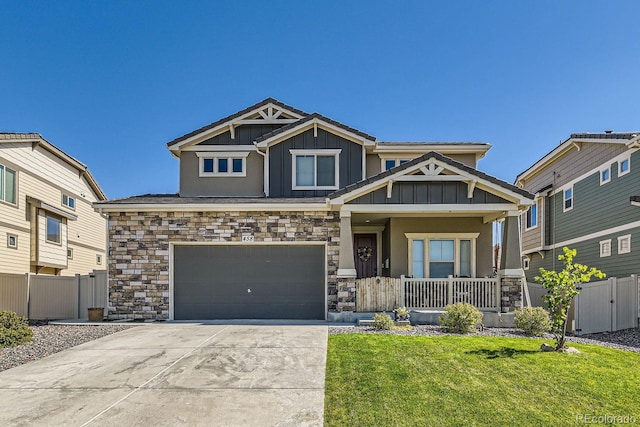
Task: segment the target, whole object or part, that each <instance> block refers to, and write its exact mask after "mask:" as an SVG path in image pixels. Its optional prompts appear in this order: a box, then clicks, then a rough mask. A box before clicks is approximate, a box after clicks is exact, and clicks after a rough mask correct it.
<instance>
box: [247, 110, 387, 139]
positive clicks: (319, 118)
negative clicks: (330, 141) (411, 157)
mask: <svg viewBox="0 0 640 427" xmlns="http://www.w3.org/2000/svg"><path fill="white" fill-rule="evenodd" d="M309 122H316V123H325V124H328V125H331V126H334V127H337V128H339V129H341V130H343V131H345V132H347V133H350V134H353V135H356V136H358V137H360V138H362V139H366V140H369V141H375V140H376V137H375V136H371V135H369V134H367V133H364V132H362V131H359V130H358V129H354V128H352V127H350V126H347V125H345V124H343V123H340V122H338V121H336V120H333V119H330V118H328V117H326V116H323V115H322V114H320V113H313V114H310V115H308V116H306V117H304V118H302V119H300V120H298V121H296V122H293V123H290V124H288V125H285V126H283V127H281V128H278V129H276V130H274V131H271V132H269V133H267V134H264V135H262V136H261V137H259V138H257V139H256V140H255V141H254V142H255V143H256V144H258V146H265V145H268V143H269V141H270V140H272V139H274V138H275V137H277V136H278V135H282V134H284V135H287V134H289V133H293V132H295V130H296V129H299V128H301V127H303V126H304V125H305V124H307V123H309Z"/></svg>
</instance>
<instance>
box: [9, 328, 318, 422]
mask: <svg viewBox="0 0 640 427" xmlns="http://www.w3.org/2000/svg"><path fill="white" fill-rule="evenodd" d="M326 348H327V327H326V326H297V325H277V326H268V325H195V324H160V325H150V326H140V327H137V328H132V329H128V330H126V331H122V332H119V333H116V334H113V335H109V336H107V337H104V338H101V339H99V340H95V341H91V342H88V343H85V344H82V345H80V346H77V347H74V348H72V349H69V350H66V351H63V352H60V353H57V354H54V355H52V356H49V357H47V358H45V359H42V360H38V361H35V362H32V363H28V364H26V365H22V366H18V367H16V368H13V369H9V370H7V371H4V372H0V408H1V410H0V425H6V426H9V425H11V426H16V425H29V426H34V425H65V426H72V425H75V426H85V425H90V426H103V425H104V426H106V425H109V426H131V425H172V426H173V425H189V426H192V425H207V426H213V425H215V426H262V425H264V426H320V425H322V423H323V412H324V374H325V364H326Z"/></svg>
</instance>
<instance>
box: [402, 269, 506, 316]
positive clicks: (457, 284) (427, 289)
mask: <svg viewBox="0 0 640 427" xmlns="http://www.w3.org/2000/svg"><path fill="white" fill-rule="evenodd" d="M400 282H401V289H402V291H403V297H404V298H403V300H404V305H405V307H407V308H412V309H421V308H422V309H424V308H427V309H442V308H444V307H445V306H446V305H448V304H455V303H457V302H466V303H469V304H471V305H473V306H475V307H477V308H478V309H480V310H484V311H500V279H499V278H497V277H496V278H466V277H453V276H449V277H447V278H443V279H415V278H408V277H404V276H401V277H400Z"/></svg>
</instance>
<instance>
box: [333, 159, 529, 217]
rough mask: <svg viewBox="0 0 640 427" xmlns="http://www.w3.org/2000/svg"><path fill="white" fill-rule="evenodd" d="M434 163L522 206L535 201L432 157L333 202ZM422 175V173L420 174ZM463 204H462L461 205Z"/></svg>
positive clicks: (375, 188)
mask: <svg viewBox="0 0 640 427" xmlns="http://www.w3.org/2000/svg"><path fill="white" fill-rule="evenodd" d="M431 165H434V166H436V167H442V168H443V170H448V171H451V172H454V173H455V174H457V175H458V176H460V177H461V178H455V180H459V181H465V180H468V181H476V186H475V188H479V189H481V190H485V191H487V192H489V193H491V194H494V195H497V196H499V197H502V198H503V199H506V200H509V201H511V202H513V203H517V204H518V205H521V206H529V205H530V204H532V203H533V200H531V199H529V198H527V197H525V196H523V195H521V194H519V193H516V192H515V191H511V190H508V189H506V188H504V187H502V186H501V185H498V184H494V183H493V182H491V181H489V180H486V179H484V178H481V177H480V176H477V175H474V174H471V173H468V172H466V171H463V170H462V169H458V168H457V167H455V166H451V165H449V164H447V163H445V162H442V161H440V160H437V159H435V158H433V157H430V158H428V159H426V160H425V161H423V162H420V163H417V164H415V165H413V166H411V167H407V168H406V169H403V170H400V171H398V172H395V173H393V174H392V175H389V176H386V177H384V178H380V179H377V180H375V181H373V182H371V183H369V184H367V185H364V186H362V187H360V188H356V189H354V190H352V191H350V192H348V193H346V194H343V195H341V196H339V197H336V198H335V199H333V200H332V201H331V203H332V204H344V203H347V202H349V201H351V200H353V199H356V198H358V197H360V196H362V195H363V194H367V193H370V192H372V191H375V190H377V189H379V188H382V187H384V186H386V185H387V182H388V181H398V180H399V178H400V177H402V176H406V175H411V174H412V173H415V172H418V171H421V170H422V168H424V167H425V166H431ZM419 176H421V175H419ZM439 176H442V175H436V177H439ZM445 176H447V175H445ZM407 179H413V180H415V179H416V178H415V177H414V178H407ZM443 179H448V178H443ZM459 206H462V205H459Z"/></svg>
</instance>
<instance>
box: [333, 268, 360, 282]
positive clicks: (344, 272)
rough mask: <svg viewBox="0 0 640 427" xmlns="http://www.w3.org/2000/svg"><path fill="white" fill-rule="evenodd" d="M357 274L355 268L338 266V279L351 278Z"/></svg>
mask: <svg viewBox="0 0 640 427" xmlns="http://www.w3.org/2000/svg"><path fill="white" fill-rule="evenodd" d="M357 275H358V273H357V272H356V269H355V268H339V269H338V274H337V277H338V279H353V278H355V277H356V276H357Z"/></svg>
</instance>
